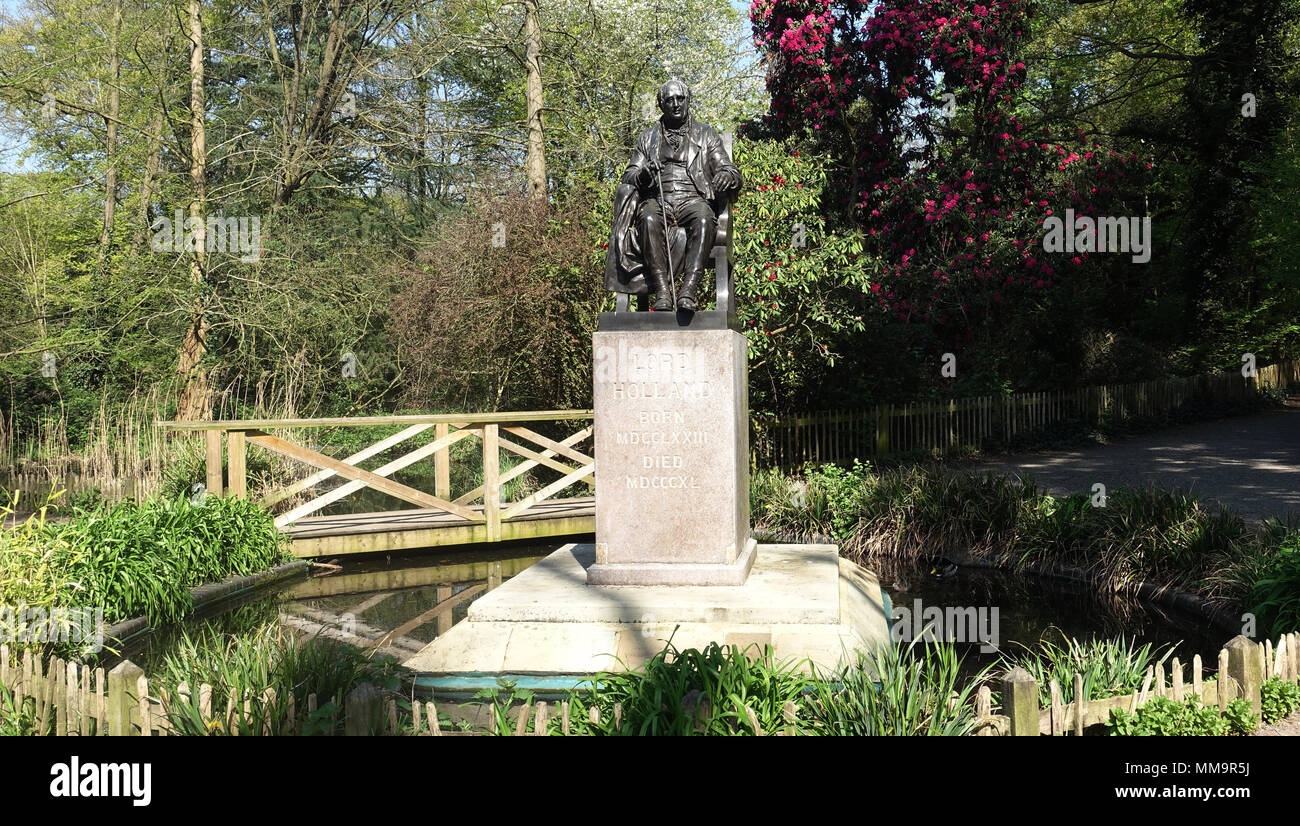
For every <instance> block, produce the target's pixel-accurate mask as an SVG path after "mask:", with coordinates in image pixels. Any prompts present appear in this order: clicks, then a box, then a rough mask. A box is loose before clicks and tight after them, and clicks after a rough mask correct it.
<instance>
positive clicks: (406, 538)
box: [290, 513, 596, 559]
mask: <svg viewBox="0 0 1300 826" xmlns="http://www.w3.org/2000/svg"><path fill="white" fill-rule="evenodd" d="M595 530H596V517H595V515H594V513H593V514H582V515H577V516H563V517H555V518H550V519H524V520H510V521H507V522H503V523H501V534H500V541H502V542H509V541H513V540H520V539H545V538H548V537H552V536H576V535H578V534H587V533H592V532H593V531H595ZM290 539H291V545H290V552H291V553H292V554H293V555H294V556H295V557H297V558H299V559H313V558H318V557H325V558H329V557H334V556H343V555H348V554H359V553H377V552H385V551H400V550H408V549H411V548H432V547H445V546H449V545H471V544H477V543H480V542H487V541H489V540H488V536H487V525H485V524H484V523H482V522H480V523H478V524H467V523H461V524H459V525H450V526H447V527H440V528H418V529H413V530H397V531H383V532H377V533H367V534H358V535H335V536H321V537H304V538H297V537H293V536H292V535H291V536H290Z"/></svg>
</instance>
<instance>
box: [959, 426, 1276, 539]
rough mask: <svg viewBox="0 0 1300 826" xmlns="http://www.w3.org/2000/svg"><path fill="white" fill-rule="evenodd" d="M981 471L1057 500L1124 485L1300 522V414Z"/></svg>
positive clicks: (1000, 463) (1006, 462)
mask: <svg viewBox="0 0 1300 826" xmlns="http://www.w3.org/2000/svg"><path fill="white" fill-rule="evenodd" d="M972 469H974V470H977V471H983V470H990V471H995V472H1003V473H1013V474H1017V475H1021V476H1025V475H1028V476H1032V477H1033V478H1034V479H1035V480H1036V481H1037V482H1038V484H1039V485H1040V487H1042V488H1045V489H1046V490H1048V491H1049V492H1051V493H1052V494H1054V495H1063V494H1067V493H1090V492H1091V490H1092V486H1093V485H1094V484H1095V483H1097V482H1100V483H1102V484H1104V485H1105V486H1106V489H1107V491H1111V490H1114V489H1115V488H1117V487H1124V486H1145V485H1147V484H1148V483H1153V484H1155V485H1157V486H1159V487H1165V488H1179V489H1182V490H1186V491H1189V492H1191V493H1192V494H1193V495H1195V496H1197V497H1198V498H1200V499H1201V500H1203V501H1207V502H1208V501H1218V502H1221V503H1223V504H1224V505H1227V506H1229V507H1232V508H1235V509H1237V510H1238V511H1239V512H1240V513H1241V514H1242V516H1244V517H1246V518H1248V519H1264V518H1267V517H1269V516H1283V515H1285V514H1288V513H1290V514H1292V515H1294V516H1296V517H1297V518H1300V408H1297V407H1288V408H1286V409H1284V410H1280V411H1271V412H1268V413H1262V414H1258V415H1253V416H1239V417H1234V418H1229V419H1220V420H1217V421H1210V422H1199V423H1197V424H1192V425H1186V426H1184V427H1177V428H1171V429H1169V430H1162V431H1159V432H1155V433H1149V434H1144V435H1140V436H1133V437H1131V438H1126V439H1121V440H1118V441H1116V442H1114V443H1113V444H1109V445H1104V446H1097V447H1088V448H1083V449H1080V450H1068V451H1049V452H1044V453H1027V454H1016V455H1012V456H1005V457H1001V458H999V459H996V460H993V461H988V462H982V463H979V464H977V465H974V466H973V468H972Z"/></svg>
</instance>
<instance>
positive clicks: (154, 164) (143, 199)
mask: <svg viewBox="0 0 1300 826" xmlns="http://www.w3.org/2000/svg"><path fill="white" fill-rule="evenodd" d="M162 128H163V113H162V109H161V108H159V109H157V110H155V111H154V113H153V119H152V120H150V122H149V155H148V157H146V158H145V162H144V178H143V179H142V180H141V181H140V225H139V226H137V227H136V230H135V246H136V247H137V248H138V247H141V246H143V245H144V243H145V242H146V241H147V240H148V238H149V230H150V228H151V222H150V221H149V206H150V202H152V201H153V191H154V185H155V182H157V180H158V168H159V167H160V166H162Z"/></svg>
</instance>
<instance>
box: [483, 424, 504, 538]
mask: <svg viewBox="0 0 1300 826" xmlns="http://www.w3.org/2000/svg"><path fill="white" fill-rule="evenodd" d="M498 436H499V431H498V426H497V425H495V424H485V425H483V515H484V516H485V517H486V518H487V535H488V541H489V542H499V541H501V478H500V476H501V451H500V445H498V444H497V438H498Z"/></svg>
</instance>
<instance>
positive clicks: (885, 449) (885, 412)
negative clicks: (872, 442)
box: [876, 404, 890, 456]
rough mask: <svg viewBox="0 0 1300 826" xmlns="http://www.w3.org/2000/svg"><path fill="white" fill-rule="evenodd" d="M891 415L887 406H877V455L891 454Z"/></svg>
mask: <svg viewBox="0 0 1300 826" xmlns="http://www.w3.org/2000/svg"><path fill="white" fill-rule="evenodd" d="M889 414H890V407H889V405H887V404H878V405H876V455H877V456H884V455H885V454H887V453H889Z"/></svg>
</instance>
